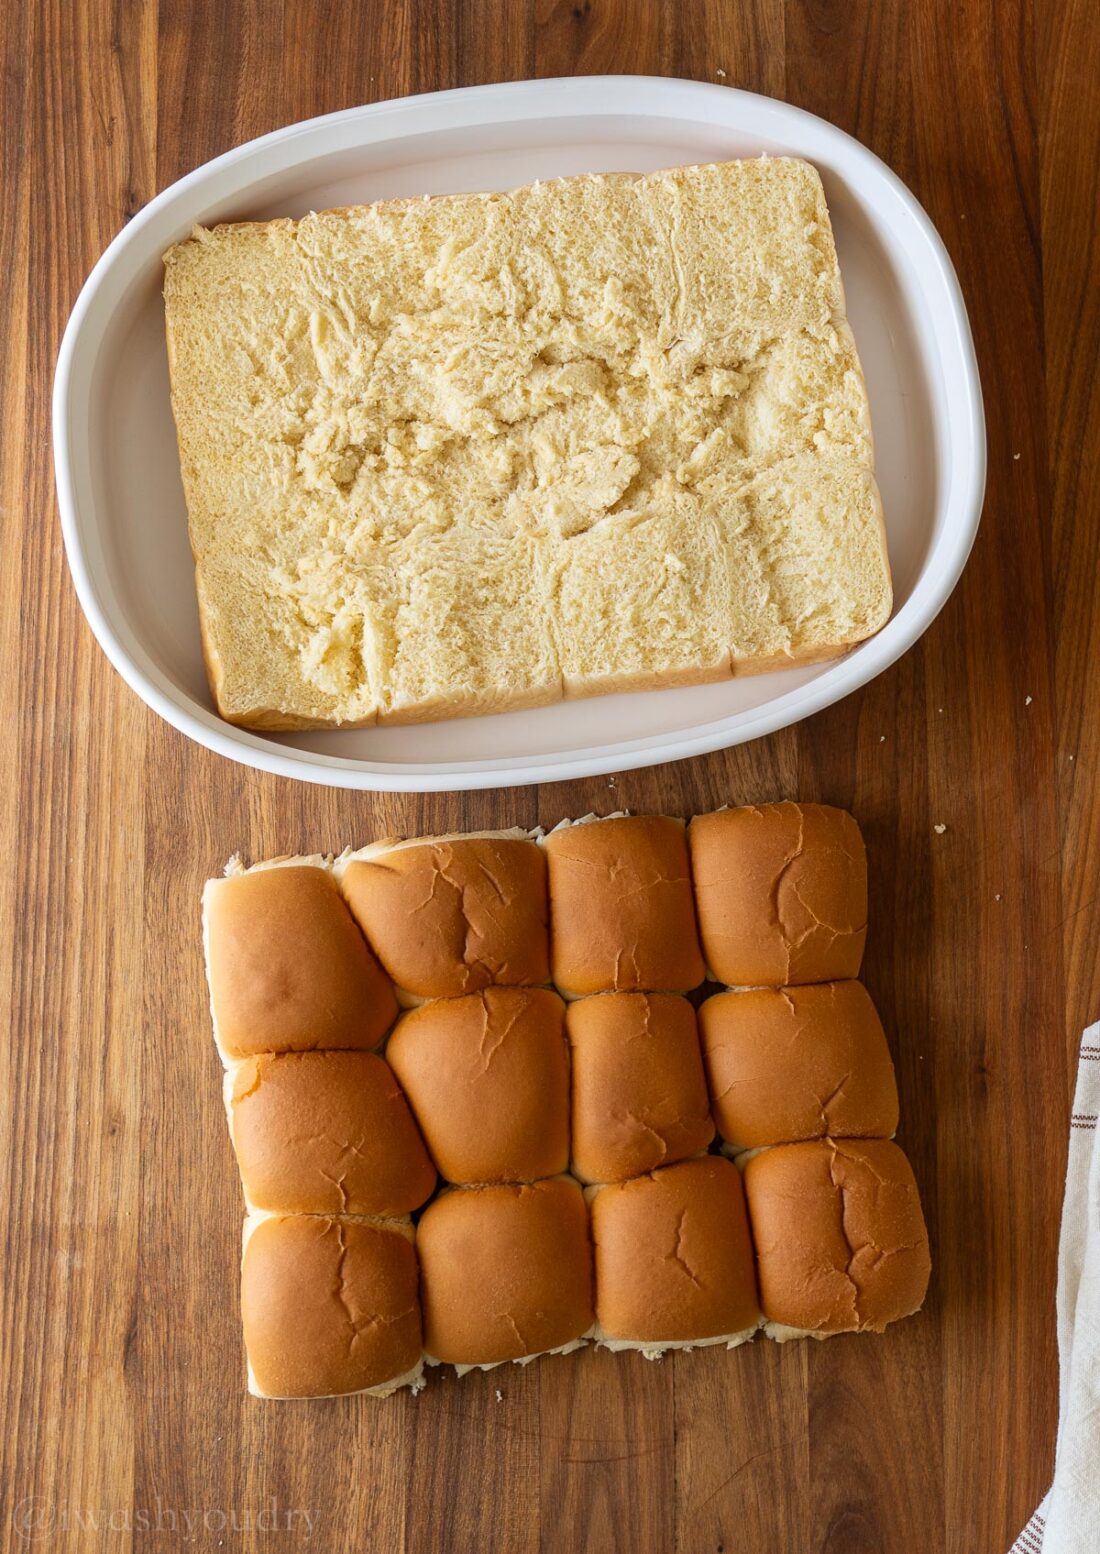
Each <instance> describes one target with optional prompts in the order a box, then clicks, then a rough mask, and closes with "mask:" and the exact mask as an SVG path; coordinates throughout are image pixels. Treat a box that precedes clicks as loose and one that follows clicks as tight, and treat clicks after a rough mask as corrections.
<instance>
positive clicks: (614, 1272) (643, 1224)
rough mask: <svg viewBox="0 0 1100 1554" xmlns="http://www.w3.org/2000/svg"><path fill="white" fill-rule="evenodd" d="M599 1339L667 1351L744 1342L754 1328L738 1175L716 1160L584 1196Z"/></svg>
mask: <svg viewBox="0 0 1100 1554" xmlns="http://www.w3.org/2000/svg"><path fill="white" fill-rule="evenodd" d="M590 1207H591V1213H592V1239H593V1241H594V1243H595V1247H596V1320H597V1332H598V1336H599V1337H600V1339H601V1340H612V1341H616V1346H619V1345H621V1344H626V1343H629V1344H630V1345H631V1346H632V1347H637V1348H639V1349H657V1350H659V1349H660V1348H661V1347H662V1345H664V1344H666V1343H679V1344H683V1343H691V1342H693V1341H695V1340H705V1339H708V1338H709V1339H713V1338H719V1337H722V1338H726V1339H727V1340H734V1339H737V1338H739V1337H742V1336H748V1335H750V1334H751V1333H752V1332H753V1331H754V1330H755V1329H756V1328H757V1327H758V1326H759V1323H760V1311H759V1307H758V1304H757V1299H756V1279H755V1274H754V1270H753V1256H752V1241H751V1239H750V1237H749V1225H748V1219H747V1217H746V1214H745V1199H744V1194H743V1192H742V1189H741V1176H740V1173H739V1171H738V1169H737V1167H736V1166H735V1165H734V1164H733V1163H732V1161H729V1160H724V1159H722V1157H721V1156H718V1155H706V1156H704V1157H703V1158H702V1159H699V1160H684V1161H681V1162H680V1164H679V1165H672V1166H666V1167H665V1168H664V1169H663V1170H661V1171H654V1172H653V1174H652V1175H650V1176H642V1177H638V1178H637V1179H636V1180H635V1181H632V1182H619V1183H617V1184H615V1185H613V1186H610V1187H600V1188H597V1189H596V1190H595V1191H594V1192H593V1193H592V1194H591V1202H590Z"/></svg>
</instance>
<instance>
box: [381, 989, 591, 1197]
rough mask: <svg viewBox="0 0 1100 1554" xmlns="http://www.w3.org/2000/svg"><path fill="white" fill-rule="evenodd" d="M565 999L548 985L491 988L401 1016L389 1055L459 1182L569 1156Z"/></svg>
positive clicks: (526, 1171)
mask: <svg viewBox="0 0 1100 1554" xmlns="http://www.w3.org/2000/svg"><path fill="white" fill-rule="evenodd" d="M563 1013H564V1005H563V1004H562V1001H561V999H560V998H559V997H558V995H557V994H556V993H552V992H550V990H549V989H548V988H512V987H487V988H485V989H484V990H483V991H482V992H480V993H472V994H470V996H469V997H467V998H447V999H441V1000H439V1001H438V1002H436V1003H430V1004H422V1005H421V1007H420V1008H419V1009H413V1010H411V1011H410V1012H409V1013H408V1014H405V1015H403V1016H402V1017H401V1019H400V1020H398V1022H397V1025H396V1026H395V1028H394V1031H393V1034H392V1035H391V1037H390V1039H389V1044H388V1045H387V1048H386V1058H387V1060H388V1062H389V1063H390V1065H391V1067H392V1068H393V1071H394V1073H395V1074H396V1075H397V1077H398V1079H399V1080H400V1082H401V1085H402V1087H403V1088H404V1091H405V1094H406V1095H407V1096H408V1099H409V1104H410V1106H411V1107H412V1109H413V1112H414V1114H415V1116H416V1119H417V1121H418V1122H419V1124H420V1128H421V1131H422V1132H423V1134H424V1139H425V1141H426V1143H427V1146H428V1149H429V1151H430V1153H431V1156H432V1158H433V1160H434V1161H435V1163H436V1165H437V1166H438V1168H439V1171H440V1173H441V1174H442V1175H443V1176H444V1177H446V1179H447V1180H448V1181H449V1182H471V1183H483V1182H506V1181H511V1182H516V1181H519V1182H524V1181H534V1180H535V1178H536V1177H540V1176H553V1175H555V1174H556V1173H557V1172H559V1171H564V1170H565V1168H566V1166H567V1165H568V1163H569V1055H568V1048H567V1046H566V1040H565V1033H564V1030H563V1025H562V1017H563Z"/></svg>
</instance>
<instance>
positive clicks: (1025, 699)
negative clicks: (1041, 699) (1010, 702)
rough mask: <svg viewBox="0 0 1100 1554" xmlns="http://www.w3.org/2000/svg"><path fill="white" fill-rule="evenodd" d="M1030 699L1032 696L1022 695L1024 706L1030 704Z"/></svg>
mask: <svg viewBox="0 0 1100 1554" xmlns="http://www.w3.org/2000/svg"><path fill="white" fill-rule="evenodd" d="M1031 701H1032V698H1031V697H1030V696H1025V697H1024V706H1025V707H1030V706H1031Z"/></svg>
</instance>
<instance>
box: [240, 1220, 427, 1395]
mask: <svg viewBox="0 0 1100 1554" xmlns="http://www.w3.org/2000/svg"><path fill="white" fill-rule="evenodd" d="M241 1317H242V1321H243V1323H244V1339H245V1347H246V1348H247V1350H248V1370H249V1380H248V1387H249V1391H250V1392H251V1393H252V1394H253V1395H254V1396H256V1397H272V1398H309V1397H335V1396H338V1395H339V1394H341V1393H348V1392H371V1393H374V1394H376V1395H377V1396H381V1397H385V1396H387V1395H388V1394H389V1393H391V1392H393V1391H394V1390H395V1389H396V1388H397V1387H400V1386H409V1385H413V1384H415V1383H416V1382H417V1381H418V1380H419V1377H420V1371H421V1329H420V1302H419V1299H418V1295H417V1269H416V1253H415V1251H414V1249H413V1229H412V1226H411V1225H409V1224H408V1223H402V1222H400V1221H392V1220H391V1221H388V1222H381V1221H380V1222H376V1223H370V1222H367V1221H363V1220H355V1219H337V1218H330V1217H328V1216H318V1215H306V1214H301V1215H293V1216H289V1217H287V1218H281V1217H277V1216H276V1217H271V1218H268V1217H266V1216H265V1217H261V1216H259V1215H253V1216H251V1217H250V1219H249V1220H248V1221H247V1222H246V1225H245V1244H244V1255H243V1258H242V1261H241Z"/></svg>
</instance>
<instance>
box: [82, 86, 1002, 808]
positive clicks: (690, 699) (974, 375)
mask: <svg viewBox="0 0 1100 1554" xmlns="http://www.w3.org/2000/svg"><path fill="white" fill-rule="evenodd" d="M764 152H767V153H772V154H790V155H795V156H801V157H806V158H807V159H808V160H809V161H811V162H813V163H814V164H815V166H816V167H817V168H818V169H819V171H820V173H821V176H822V179H823V181H824V185H825V193H826V196H827V198H828V202H829V208H830V211H831V213H832V219H833V227H834V231H835V235H836V242H837V249H838V252H839V255H840V264H841V271H842V275H843V278H844V285H845V292H846V295H847V302H848V317H849V321H850V323H851V325H852V329H853V331H854V333H855V336H856V341H857V344H858V346H859V351H860V355H861V358H862V361H863V366H864V371H865V373H866V377H867V384H868V391H869V395H870V401H871V415H872V421H873V424H874V431H875V448H876V476H877V479H878V482H879V486H880V488H881V491H882V496H883V504H884V507H885V512H886V527H887V537H888V543H889V549H890V561H891V566H892V568H893V574H894V613H893V616H892V617H891V619H890V620H889V622H888V623H887V624H886V626H885V627H884V628H883V629H882V631H880V632H879V633H878V634H877V636H875V637H873V638H871V639H870V640H869V641H867V642H865V643H862V644H861V645H860V646H858V647H857V648H855V649H853V650H852V651H851V652H850V653H848V654H847V655H846V656H845V657H844V658H842V659H839V660H833V661H832V662H830V663H825V664H820V665H810V666H805V667H802V668H798V669H790V670H784V671H782V672H780V673H777V674H770V675H757V676H753V677H746V678H744V679H735V680H729V681H724V682H721V683H718V684H714V685H704V686H693V687H686V688H680V689H675V690H665V691H652V692H642V693H637V694H633V695H628V696H627V695H623V696H610V697H599V698H595V699H591V700H585V701H571V702H561V703H558V704H557V705H555V706H551V707H542V708H538V709H535V710H532V711H526V712H513V713H506V714H503V715H500V716H496V717H485V718H469V719H456V720H453V721H449V722H444V723H433V724H423V725H411V726H407V727H404V726H391V727H383V728H375V729H361V730H344V731H321V732H312V731H311V732H307V733H294V734H256V733H251V732H249V731H248V730H247V729H240V728H235V727H233V726H231V725H229V724H227V723H224V722H223V721H222V720H221V719H220V718H219V717H218V716H217V714H216V713H215V711H214V709H213V703H212V700H211V697H210V692H209V689H208V686H207V682H206V674H205V671H204V669H203V663H202V653H201V648H200V641H199V628H198V614H197V607H196V603H195V591H194V578H193V570H192V562H191V554H190V550H189V547H188V541H187V518H186V510H185V507H184V500H183V491H182V487H181V484H180V475H179V464H178V459H177V454H176V444H175V431H174V427H173V423H172V414H171V408H170V405H169V397H168V365H167V355H166V350H165V343H164V310H163V302H162V299H161V284H162V274H163V271H162V265H161V255H162V254H163V252H164V250H165V249H166V248H167V247H169V245H170V244H172V243H174V242H176V241H177V240H178V239H180V238H181V237H183V236H185V235H186V234H187V233H188V232H189V231H190V229H191V227H192V226H193V225H194V224H195V223H196V222H198V223H202V224H204V225H210V224H212V223H214V222H217V221H225V220H240V219H249V218H260V219H266V218H270V217H272V216H277V215H289V216H301V215H304V214H305V213H306V212H307V211H309V210H323V209H325V208H326V207H329V206H336V205H347V204H352V203H357V202H362V201H366V200H376V199H384V198H389V197H398V196H405V195H419V194H440V193H449V192H457V191H460V190H475V189H507V188H511V187H514V186H515V185H517V184H521V183H527V182H530V181H531V180H533V179H535V178H551V177H557V176H560V175H562V174H566V173H578V172H586V171H592V172H595V171H612V170H614V171H620V170H623V171H632V172H633V171H636V172H646V171H649V170H651V169H655V168H660V167H670V166H675V165H677V164H681V163H689V162H709V161H720V160H724V159H727V158H731V157H738V156H751V155H759V154H760V153H764ZM53 431H54V458H55V464H56V470H57V488H58V501H59V505H60V510H61V523H62V529H63V532H64V538H65V548H66V552H67V554H68V559H69V566H70V569H71V571H72V576H73V581H74V584H75V586H76V590H77V594H78V596H79V598H80V603H81V605H82V607H83V609H84V613H85V615H86V616H87V618H88V621H89V623H90V625H91V627H92V630H93V631H94V632H95V635H96V637H97V638H98V640H99V642H100V644H101V646H102V647H103V650H104V652H105V653H106V654H107V656H108V658H109V659H110V660H111V662H112V663H113V664H114V666H115V668H116V669H117V670H118V671H119V673H120V674H121V675H122V676H123V678H124V679H125V680H126V681H127V682H128V684H129V685H130V686H131V687H132V688H133V689H134V690H135V691H136V692H137V693H138V695H139V696H140V697H141V698H142V699H143V700H144V701H145V702H146V703H147V704H148V705H149V706H150V707H152V708H153V710H154V711H156V712H158V713H159V714H160V715H161V717H163V718H166V719H167V720H168V721H169V722H170V723H172V724H173V725H174V726H175V727H176V728H178V729H180V730H181V731H182V732H183V733H184V734H186V735H188V737H189V738H191V739H194V740H197V741H198V742H199V743H200V744H202V745H205V746H206V747H207V748H209V749H211V750H215V751H217V752H218V753H219V754H220V755H226V756H229V757H230V758H231V759H233V760H236V761H240V762H242V763H243V764H245V765H247V766H253V767H257V768H259V769H260V770H263V771H269V772H275V773H278V774H280V775H282V776H287V777H298V778H302V779H305V780H307V781H311V782H320V783H326V784H328V785H330V786H334V787H343V788H364V789H374V790H390V791H403V792H426V791H430V790H440V789H460V788H486V787H505V786H510V785H514V784H519V783H531V782H550V781H555V780H559V779H564V778H573V777H581V776H587V775H592V774H596V773H601V772H611V771H621V770H625V769H628V768H631V767H636V766H646V765H652V764H654V763H656V762H660V761H672V760H678V759H681V758H683V757H685V756H691V755H697V754H700V753H702V752H704V751H708V750H716V749H721V748H723V747H724V746H727V745H733V744H739V743H741V742H742V741H744V740H748V739H755V738H757V737H759V736H760V735H763V734H768V733H772V732H774V731H775V730H776V729H779V728H783V727H785V726H786V725H788V724H790V723H794V722H797V721H798V720H799V719H800V718H804V717H806V716H807V715H808V714H810V713H812V712H816V711H819V710H820V709H821V708H822V707H826V706H828V705H829V704H830V703H832V702H834V701H837V700H838V699H839V698H840V697H842V696H845V695H847V694H848V693H849V692H850V691H853V690H855V689H856V688H857V687H858V686H860V685H863V684H865V683H866V682H867V681H868V680H870V679H871V678H873V676H875V675H877V674H879V673H881V671H882V670H883V669H885V668H886V667H887V666H888V665H889V664H891V663H893V662H894V660H895V659H897V658H898V657H900V655H901V654H902V653H904V652H905V651H906V649H907V648H909V647H911V646H912V644H913V643H914V642H915V641H916V640H917V638H918V637H919V636H920V635H921V633H922V632H923V631H925V630H926V629H927V627H928V626H929V624H930V623H931V621H932V620H933V619H934V618H935V616H936V614H937V613H938V611H939V610H940V609H941V607H942V606H943V604H944V601H945V600H946V599H947V597H948V595H949V594H950V592H951V590H952V589H953V587H954V586H955V583H956V582H957V580H958V577H959V574H960V573H961V571H962V568H963V566H964V564H965V562H966V558H967V556H968V554H969V552H970V547H971V545H972V543H973V540H974V535H975V533H976V531H977V526H978V519H979V516H980V512H981V503H982V497H983V494H984V488H985V427H984V421H983V417H982V401H981V388H980V384H979V380H978V371H977V364H976V361H975V357H974V347H973V342H972V340H971V335H970V327H969V323H968V320H967V316H966V309H965V306H964V304H963V300H962V296H961V293H960V290H959V285H958V281H957V279H956V277H955V272H954V270H953V268H952V266H951V261H950V259H949V258H948V256H947V253H946V250H945V249H944V246H943V243H942V242H941V240H940V238H939V236H938V234H937V233H936V231H935V228H934V227H933V226H932V224H931V222H930V221H929V220H928V217H927V216H926V215H925V213H924V211H923V210H922V209H921V207H920V206H919V205H918V204H917V202H916V200H915V199H914V198H913V196H912V195H911V194H910V193H909V191H908V190H907V189H906V188H905V186H904V185H903V184H902V183H901V182H900V181H899V179H897V178H896V177H895V176H894V174H893V173H891V172H890V170H889V169H888V168H887V167H886V166H885V164H884V163H882V162H881V161H879V159H878V158H877V157H875V156H874V155H873V154H872V153H871V152H870V151H868V150H867V149H866V148H865V147H863V146H861V145H860V144H859V143H858V142H857V141H855V140H853V139H852V138H851V137H850V136H848V135H845V134H844V133H843V132H842V131H840V130H838V129H836V128H835V127H834V126H832V125H830V124H827V123H825V122H824V120H822V119H818V118H815V117H814V116H813V115H812V114H808V113H804V112H802V111H801V110H800V109H797V108H792V107H790V106H789V105H788V104H786V103H781V102H776V101H774V100H772V99H771V98H766V97H758V96H755V95H753V94H752V93H749V92H739V91H734V90H731V89H728V88H726V87H719V86H709V85H703V84H701V83H698V82H692V81H677V80H668V79H661V78H651V77H644V76H642V77H633V76H606V77H593V76H589V77H579V78H570V79H563V80H550V81H525V82H512V83H507V84H504V85H499V86H478V87H467V88H465V89H462V90H459V91H452V92H438V93H433V94H430V95H426V96H421V97H408V98H401V99H398V100H396V101H392V102H383V103H375V104H372V105H371V106H369V107H364V108H352V109H349V110H347V111H346V112H343V113H337V114H330V115H328V116H327V117H325V118H320V119H313V120H310V121H308V122H306V123H303V124H295V125H290V126H289V127H288V128H286V129H282V130H278V131H276V132H275V133H274V134H271V135H266V136H264V137H263V138H262V139H260V140H255V141H252V142H250V143H249V144H247V145H244V146H240V147H238V148H237V149H236V150H234V151H230V152H227V153H226V155H224V156H221V157H218V158H216V159H215V160H214V161H212V162H209V163H207V164H206V165H205V166H203V167H200V168H198V169H196V171H195V172H193V173H189V174H188V175H187V176H186V177H185V178H181V179H180V180H179V182H178V183H175V184H173V185H172V186H171V187H170V188H168V189H166V190H164V192H163V193H162V194H159V195H158V196H157V197H156V199H154V200H152V201H151V202H150V203H149V205H147V206H146V207H145V209H144V210H142V211H141V212H140V213H139V214H138V215H137V216H136V217H135V218H134V219H133V221H131V222H130V224H129V225H128V226H127V227H126V228H125V229H124V230H123V231H122V232H120V233H119V235H118V236H117V237H116V238H115V240H114V242H113V243H112V244H111V245H110V247H109V248H108V249H107V251H106V253H104V255H103V257H102V258H101V259H100V261H99V263H98V264H97V265H96V267H95V269H94V270H93V271H92V274H91V276H90V277H89V279H88V281H87V283H86V284H85V286H84V288H83V290H82V292H81V294H80V296H79V298H78V299H77V303H76V306H75V307H74V309H73V312H72V316H71V318H70V320H69V323H68V327H67V328H66V331H65V335H64V339H63V340H62V345H61V351H60V354H59V357H58V364H57V375H56V379H55V384H54V404H53Z"/></svg>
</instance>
